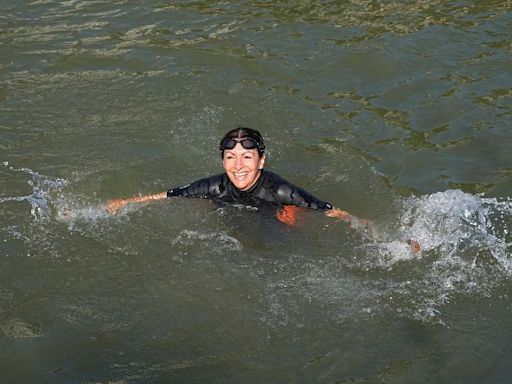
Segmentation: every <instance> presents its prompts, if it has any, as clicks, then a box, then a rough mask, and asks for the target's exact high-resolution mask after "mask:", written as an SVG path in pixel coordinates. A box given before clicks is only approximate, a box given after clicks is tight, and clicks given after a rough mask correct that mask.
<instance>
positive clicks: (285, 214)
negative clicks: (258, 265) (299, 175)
mask: <svg viewBox="0 0 512 384" xmlns="http://www.w3.org/2000/svg"><path fill="white" fill-rule="evenodd" d="M219 149H220V150H221V156H222V164H223V166H224V173H221V174H218V175H215V176H210V177H207V178H204V179H200V180H197V181H195V182H193V183H191V184H188V185H185V186H183V187H178V188H172V189H169V190H168V191H167V192H161V193H158V194H154V195H146V196H140V197H132V198H128V199H118V200H114V201H112V202H111V203H110V204H108V205H107V210H108V211H109V212H111V213H116V212H117V211H118V210H119V209H120V208H122V207H123V206H125V205H126V204H128V203H139V202H145V201H150V200H160V199H165V198H166V197H176V196H179V197H199V198H212V199H218V200H221V201H225V202H230V203H242V204H246V205H256V206H257V205H260V204H262V203H263V202H267V203H273V204H275V205H276V206H278V207H279V209H278V211H277V213H276V216H277V218H278V219H279V220H280V221H281V222H283V223H285V224H289V225H292V224H295V222H296V211H297V207H299V208H309V209H315V210H319V211H323V212H325V214H326V215H327V216H329V217H334V218H339V219H342V220H343V221H346V222H348V223H349V224H354V223H355V222H356V221H357V222H359V223H364V226H365V227H366V226H367V224H368V222H367V221H361V220H358V219H357V218H355V217H354V216H352V215H350V214H349V213H348V212H346V211H343V210H340V209H337V208H334V207H333V206H332V205H331V204H330V203H327V202H325V201H322V200H320V199H318V198H316V197H315V196H313V195H312V194H310V193H308V192H306V191H305V190H304V189H302V188H299V187H297V186H296V185H294V184H292V183H290V182H288V181H286V180H285V179H283V178H282V177H280V176H279V175H277V174H275V173H273V172H271V171H268V170H266V169H264V168H263V167H264V165H265V160H266V154H265V144H264V142H263V137H262V136H261V134H260V133H259V132H258V131H257V130H255V129H251V128H245V127H239V128H236V129H233V130H231V131H229V132H228V133H226V134H225V135H224V137H223V138H222V140H221V142H220V146H219Z"/></svg>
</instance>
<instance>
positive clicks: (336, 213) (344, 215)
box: [325, 208, 352, 224]
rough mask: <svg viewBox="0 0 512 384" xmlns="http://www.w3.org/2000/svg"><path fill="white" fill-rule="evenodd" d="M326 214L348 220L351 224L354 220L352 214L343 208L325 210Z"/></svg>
mask: <svg viewBox="0 0 512 384" xmlns="http://www.w3.org/2000/svg"><path fill="white" fill-rule="evenodd" d="M325 214H326V215H327V216H329V217H334V218H336V219H341V220H343V221H346V222H347V223H349V224H350V222H351V221H352V220H351V217H352V216H351V215H350V213H348V212H347V211H342V210H341V209H338V208H333V209H329V210H328V211H325Z"/></svg>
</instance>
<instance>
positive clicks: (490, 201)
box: [361, 190, 512, 320]
mask: <svg viewBox="0 0 512 384" xmlns="http://www.w3.org/2000/svg"><path fill="white" fill-rule="evenodd" d="M511 223H512V202H511V201H510V198H508V199H506V200H505V201H499V200H497V199H494V198H484V197H483V196H475V195H470V194H467V193H464V192H462V191H460V190H449V191H445V192H439V193H435V194H432V195H426V196H421V197H411V198H408V199H407V200H405V201H404V202H403V208H402V213H401V215H400V216H399V219H398V222H397V223H395V227H394V228H392V229H389V228H388V229H387V230H386V231H383V232H384V233H381V234H379V236H377V237H378V238H377V240H376V241H375V242H374V243H373V244H369V245H368V247H369V248H370V250H371V252H369V254H370V256H368V259H367V260H363V261H362V264H361V265H362V266H364V267H366V268H367V269H377V270H379V269H385V270H387V271H388V272H387V275H386V278H388V279H389V281H388V282H387V285H388V287H389V289H388V290H387V291H386V292H385V293H384V296H387V298H388V299H389V302H395V303H398V304H395V308H398V309H397V311H399V312H403V314H404V315H406V316H412V317H415V318H420V319H422V320H425V319H428V318H433V317H439V315H440V314H441V311H440V310H439V308H440V306H441V305H443V304H445V303H447V302H449V301H450V299H451V298H452V297H453V296H454V295H456V294H457V295H458V294H461V295H467V294H471V295H477V296H478V295H480V296H489V295H491V294H492V292H493V290H494V289H495V288H496V287H498V286H499V285H500V284H502V283H504V282H506V281H509V280H510V277H511V276H512V260H511V254H510V248H511V245H512V240H511V238H510V230H509V228H510V225H511ZM408 239H414V240H416V241H418V242H419V244H421V248H422V251H421V252H419V253H412V252H411V251H410V249H409V247H408V245H407V243H406V241H407V240H408Z"/></svg>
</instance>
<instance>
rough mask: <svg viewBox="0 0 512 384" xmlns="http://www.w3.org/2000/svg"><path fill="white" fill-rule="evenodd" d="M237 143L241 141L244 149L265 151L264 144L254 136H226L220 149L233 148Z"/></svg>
mask: <svg viewBox="0 0 512 384" xmlns="http://www.w3.org/2000/svg"><path fill="white" fill-rule="evenodd" d="M237 143H240V144H241V145H242V147H243V148H244V149H257V150H258V151H263V150H264V149H265V146H264V145H263V144H260V143H259V142H258V141H257V140H256V139H253V138H252V137H242V138H233V137H228V138H225V139H224V140H222V141H221V142H220V147H219V149H220V150H221V151H223V150H225V149H233V148H235V146H236V144H237Z"/></svg>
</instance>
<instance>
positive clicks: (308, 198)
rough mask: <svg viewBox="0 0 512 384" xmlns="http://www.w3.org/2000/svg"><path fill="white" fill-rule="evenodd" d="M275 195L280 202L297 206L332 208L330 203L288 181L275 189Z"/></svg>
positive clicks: (324, 209) (321, 208)
mask: <svg viewBox="0 0 512 384" xmlns="http://www.w3.org/2000/svg"><path fill="white" fill-rule="evenodd" d="M277 195H278V197H279V202H280V203H281V204H289V205H296V206H298V207H304V208H310V209H317V210H320V211H326V210H329V209H332V205H331V204H330V203H327V202H325V201H323V200H320V199H319V198H317V197H315V196H313V195H312V194H311V193H309V192H306V191H305V190H304V189H302V188H300V187H297V186H296V185H293V184H290V183H283V184H281V185H279V188H278V189H277Z"/></svg>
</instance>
